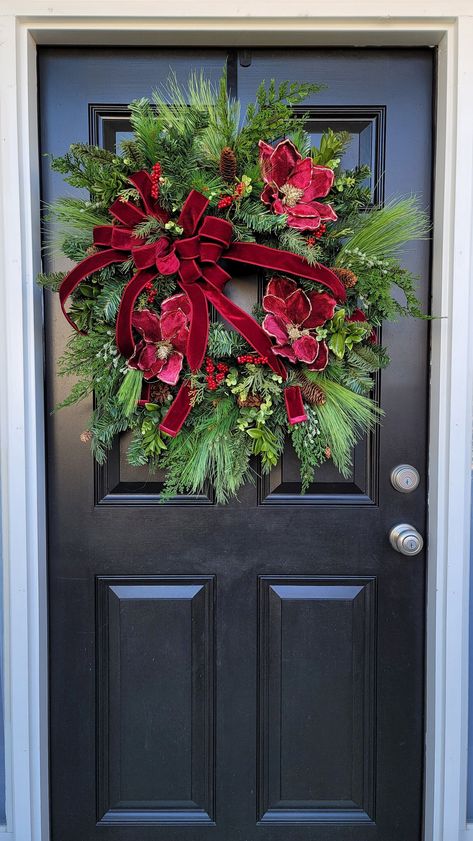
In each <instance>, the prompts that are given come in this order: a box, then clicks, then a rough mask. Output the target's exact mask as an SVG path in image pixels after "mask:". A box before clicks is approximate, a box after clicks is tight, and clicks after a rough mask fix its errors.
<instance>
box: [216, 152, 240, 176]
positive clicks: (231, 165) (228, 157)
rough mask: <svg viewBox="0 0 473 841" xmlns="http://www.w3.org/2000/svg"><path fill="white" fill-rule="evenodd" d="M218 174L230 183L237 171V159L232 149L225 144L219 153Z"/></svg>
mask: <svg viewBox="0 0 473 841" xmlns="http://www.w3.org/2000/svg"><path fill="white" fill-rule="evenodd" d="M219 169H220V175H221V176H222V178H223V180H224V181H227V182H228V183H230V182H231V181H234V180H235V175H236V171H237V159H236V155H235V152H234V151H233V149H230V146H225V148H224V149H222V151H221V153H220V166H219Z"/></svg>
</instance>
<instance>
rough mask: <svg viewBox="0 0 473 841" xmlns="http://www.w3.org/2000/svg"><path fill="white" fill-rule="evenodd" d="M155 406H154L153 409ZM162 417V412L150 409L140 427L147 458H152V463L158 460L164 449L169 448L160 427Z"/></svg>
mask: <svg viewBox="0 0 473 841" xmlns="http://www.w3.org/2000/svg"><path fill="white" fill-rule="evenodd" d="M154 408H155V407H153V409H154ZM161 418H162V414H161V412H159V411H149V413H148V415H147V416H146V417H145V418H144V420H143V422H142V424H141V427H140V433H141V439H142V447H143V452H144V454H145V456H146V459H147V460H148V459H149V460H151V463H154V462H157V460H158V459H159V456H160V455H161V453H162V452H163V450H166V449H167V446H166V443H165V441H164V438H163V435H162V433H161V430H160V428H159V424H160V422H161Z"/></svg>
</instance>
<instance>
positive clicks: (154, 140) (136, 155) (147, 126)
mask: <svg viewBox="0 0 473 841" xmlns="http://www.w3.org/2000/svg"><path fill="white" fill-rule="evenodd" d="M128 107H129V109H130V122H131V126H132V128H133V132H134V140H133V146H131V145H130V144H128V145H127V147H126V148H125V150H124V151H125V154H126V155H127V158H128V159H130V160H133V159H138V160H140V161H141V165H142V166H144V167H145V168H150V167H152V166H153V164H154V163H156V161H158V160H159V153H160V134H161V128H162V126H161V124H160V123H159V122H158V120H157V119H156V113H155V110H154V108H153V107H152V105H151V103H150V101H149V99H146V98H141V99H135V100H133V102H130V105H129V106H128Z"/></svg>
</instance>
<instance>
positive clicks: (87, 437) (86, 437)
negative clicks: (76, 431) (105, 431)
mask: <svg viewBox="0 0 473 841" xmlns="http://www.w3.org/2000/svg"><path fill="white" fill-rule="evenodd" d="M79 437H80V440H81V441H82V443H83V444H88V443H89V442H90V441H92V433H91V431H90V429H84V431H83V432H81V434H80V436H79Z"/></svg>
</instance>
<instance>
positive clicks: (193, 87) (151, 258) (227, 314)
mask: <svg viewBox="0 0 473 841" xmlns="http://www.w3.org/2000/svg"><path fill="white" fill-rule="evenodd" d="M319 89H320V88H319V86H317V85H313V84H305V83H293V84H290V83H289V82H283V83H282V84H281V85H279V86H276V85H275V83H274V81H272V82H270V84H269V85H266V84H265V83H263V84H262V85H261V86H260V87H259V89H258V92H257V96H256V101H255V103H253V104H251V105H250V106H249V107H248V109H247V111H246V115H245V118H244V120H243V121H241V119H240V104H239V102H238V101H237V100H235V99H232V98H231V97H230V96H229V95H228V93H227V82H226V76H225V74H224V75H223V76H222V79H221V81H220V83H219V84H218V85H217V86H216V87H215V86H213V85H212V84H211V83H210V82H209V81H208V80H207V79H206V78H205V77H204V76H202V75H195V74H194V75H192V76H191V77H190V79H189V81H188V83H187V86H186V87H185V88H182V87H181V86H180V85H179V84H178V83H177V81H176V79H175V78H174V77H171V78H170V80H169V81H168V83H167V85H166V86H165V87H164V88H163V89H161V90H159V91H157V92H155V93H154V94H153V98H152V101H149V100H148V99H140V100H137V101H135V102H132V103H131V105H130V113H131V123H132V127H133V132H134V134H133V139H131V140H126V141H124V142H123V143H122V144H121V148H120V154H118V153H116V154H114V153H112V152H109V151H106V150H104V149H101V148H98V147H96V146H89V145H85V144H82V143H80V144H73V145H72V146H71V147H70V150H69V151H68V152H67V154H65V155H64V156H63V157H58V158H52V163H51V166H52V168H53V170H55V171H56V172H60V173H62V174H63V175H64V180H65V181H66V182H67V183H68V184H70V185H72V186H74V187H77V188H82V189H85V190H87V191H88V194H89V196H90V198H89V199H83V198H61V199H59V200H58V201H56V202H55V203H54V204H53V205H52V206H51V207H50V208H49V214H48V218H49V219H52V220H54V222H55V223H56V224H55V228H56V230H58V231H59V233H58V234H56V240H55V243H54V245H55V246H56V247H57V246H59V248H60V250H61V252H62V253H63V254H65V255H66V256H67V257H68V258H70V259H71V260H73V261H74V262H76V263H77V265H76V266H75V268H74V269H72V271H70V272H69V273H67V274H62V273H54V274H49V275H41V276H40V277H39V282H40V283H41V284H42V285H43V286H44V287H47V288H49V289H51V290H53V291H55V292H58V293H59V297H60V300H61V305H62V308H63V311H64V314H65V315H66V318H67V319H68V320H69V322H70V323H71V325H72V326H73V327H74V330H75V331H74V333H73V335H72V337H71V338H70V340H69V342H68V345H67V348H66V351H65V353H64V355H63V356H62V358H61V360H60V364H59V373H60V374H63V375H67V376H69V375H74V376H75V377H76V383H75V385H74V386H73V388H72V390H71V392H70V394H69V396H68V397H67V398H66V400H64V401H63V403H62V404H61V406H68V405H71V404H73V403H77V402H79V401H80V400H82V399H84V398H85V397H86V396H88V395H90V394H92V393H93V395H94V406H95V408H94V410H93V413H92V417H91V419H90V424H89V426H88V429H87V430H85V432H84V433H82V435H81V440H83V441H87V442H90V444H91V447H92V452H93V455H94V457H95V459H96V460H97V461H98V462H99V463H103V462H104V460H105V459H106V456H107V450H108V449H109V448H110V447H111V445H112V442H113V440H114V438H115V436H116V435H117V434H119V433H121V432H124V431H125V430H132V433H133V434H132V439H131V444H130V447H129V451H128V459H129V462H130V464H132V465H135V466H141V465H149V467H150V468H151V469H152V470H154V469H156V468H158V467H159V468H163V469H164V470H165V475H166V479H165V484H164V492H163V499H170V498H171V497H173V496H174V495H176V494H181V493H191V494H197V493H199V492H201V491H202V489H203V486H204V483H206V482H208V481H210V482H211V483H212V484H213V486H214V489H215V497H216V500H217V501H218V502H220V503H225V502H226V501H227V500H228V499H229V498H230V497H232V496H236V495H237V493H238V490H239V488H240V487H241V485H242V484H243V483H244V482H247V481H249V480H250V481H251V479H252V477H253V476H254V472H255V469H260V470H261V471H262V472H263V473H265V472H268V471H270V470H271V469H272V468H273V467H274V466H275V465H276V464H277V462H278V459H279V458H280V456H281V453H282V450H283V447H284V442H285V437H286V435H287V434H288V435H289V436H290V439H291V441H292V444H293V447H294V450H295V452H296V454H297V456H298V458H299V460H300V468H301V483H302V492H305V491H307V489H308V488H309V486H310V483H311V482H312V481H313V477H314V471H315V470H316V468H317V467H319V466H320V465H321V464H322V463H323V462H324V461H325V460H326V459H330V458H331V459H332V460H333V462H334V463H335V465H336V466H337V468H338V469H339V471H340V472H341V473H342V474H343V475H348V473H349V471H350V467H351V454H352V448H353V446H354V444H355V443H356V442H357V440H359V438H360V437H361V436H362V435H364V434H366V433H367V432H368V431H369V430H370V429H371V428H372V427H373V425H374V424H376V423H377V422H379V420H380V417H381V411H380V409H379V407H378V406H377V405H376V403H375V402H374V400H373V399H372V396H370V395H371V394H372V390H373V384H374V377H375V375H376V372H377V371H379V370H380V369H381V368H383V367H384V366H386V365H387V364H388V363H389V357H388V354H387V352H386V350H385V349H384V348H383V347H382V346H381V345H380V344H379V343H378V335H379V328H380V327H381V324H382V322H383V321H385V320H392V319H395V318H396V317H397V316H400V315H401V316H402V315H412V316H416V317H423V316H422V312H421V310H420V307H419V304H418V301H417V298H416V295H415V278H414V277H413V276H412V275H411V274H410V273H409V271H407V270H406V269H405V268H403V267H402V266H401V265H400V263H399V261H398V259H397V255H398V251H399V249H400V247H401V246H402V245H403V244H404V243H406V242H407V241H409V240H412V239H416V238H424V237H425V236H427V233H428V230H429V224H428V219H427V217H426V215H425V214H424V213H423V212H422V210H421V209H420V208H419V205H418V203H417V201H416V199H415V198H407V199H402V200H399V201H395V202H391V203H389V204H388V205H386V206H384V207H382V208H375V209H368V205H369V201H370V194H369V189H368V188H367V187H366V181H367V177H368V175H369V170H368V169H367V168H366V167H364V166H362V167H357V168H356V169H354V170H350V171H346V170H343V169H342V168H341V166H340V161H341V158H342V155H343V151H344V149H345V147H346V145H347V144H348V143H349V141H350V136H349V135H348V134H347V133H344V132H334V131H332V130H330V129H329V130H328V131H326V132H324V134H323V135H322V138H321V142H320V145H319V147H318V148H314V147H311V142H310V138H309V135H308V134H307V132H306V131H305V129H304V122H305V121H304V117H303V116H298V115H296V113H295V112H294V106H296V105H299V104H300V103H301V102H302V101H303V100H304V99H306V98H307V97H308V95H309V94H312V93H315V92H317V91H318V90H319ZM235 262H237V263H238V264H239V265H242V264H249V265H251V266H252V267H254V268H255V267H256V269H257V270H258V271H259V272H260V273H262V275H263V277H264V278H265V289H264V295H263V298H262V302H261V304H260V305H258V306H256V307H255V309H254V312H253V314H252V315H250V314H248V313H245V312H244V311H243V310H241V309H240V308H238V307H237V306H236V305H235V304H233V303H232V302H231V301H230V300H229V299H228V298H227V296H226V295H225V291H224V286H225V283H226V281H227V280H229V279H230V277H231V274H230V273H231V271H232V268H234V266H235ZM399 290H400V291H401V293H402V295H401V296H400V295H399ZM393 291H395V294H394V295H393ZM400 298H402V302H400ZM209 305H212V307H213V309H214V311H217V314H218V315H217V319H216V320H213V321H211V322H210V323H209V316H208V311H209ZM252 456H258V457H259V467H258V468H255V467H254V466H253V461H252Z"/></svg>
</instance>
